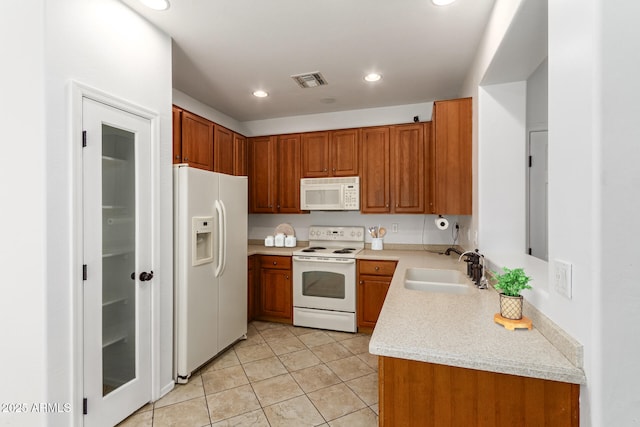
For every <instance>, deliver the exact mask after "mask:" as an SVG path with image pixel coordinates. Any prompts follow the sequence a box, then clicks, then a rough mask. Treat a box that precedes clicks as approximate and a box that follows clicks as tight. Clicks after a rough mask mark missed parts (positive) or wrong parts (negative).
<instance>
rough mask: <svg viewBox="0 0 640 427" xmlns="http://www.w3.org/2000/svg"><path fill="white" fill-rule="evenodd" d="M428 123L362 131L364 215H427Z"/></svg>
mask: <svg viewBox="0 0 640 427" xmlns="http://www.w3.org/2000/svg"><path fill="white" fill-rule="evenodd" d="M425 128H429V125H428V124H425V123H413V124H408V125H397V126H382V127H374V128H364V129H362V135H361V141H362V142H361V144H360V154H361V158H362V168H361V171H362V173H361V176H362V180H361V183H360V194H361V198H360V206H361V212H363V213H425V209H426V200H427V199H428V192H427V187H426V172H427V170H428V169H429V168H428V166H427V157H426V153H427V148H426V147H427V141H428V139H427V138H426V136H425V134H426V132H425Z"/></svg>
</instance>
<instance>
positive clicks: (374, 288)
mask: <svg viewBox="0 0 640 427" xmlns="http://www.w3.org/2000/svg"><path fill="white" fill-rule="evenodd" d="M390 284H391V277H390V276H364V275H361V276H360V278H359V281H358V308H357V312H358V328H367V329H368V328H371V329H373V328H374V327H375V326H376V322H377V321H378V316H380V310H382V305H383V304H384V299H385V298H386V296H387V291H388V290H389V285H390Z"/></svg>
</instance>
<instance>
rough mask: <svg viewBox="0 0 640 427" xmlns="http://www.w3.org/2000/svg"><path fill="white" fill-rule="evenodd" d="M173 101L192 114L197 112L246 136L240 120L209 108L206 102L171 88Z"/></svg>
mask: <svg viewBox="0 0 640 427" xmlns="http://www.w3.org/2000/svg"><path fill="white" fill-rule="evenodd" d="M173 103H174V104H175V105H177V106H179V107H182V108H184V109H185V110H187V111H189V112H191V113H193V114H197V115H199V116H201V117H204V118H206V119H209V120H211V121H212V122H214V123H217V124H219V125H220V126H224V127H226V128H227V129H231V130H232V131H235V132H237V133H239V134H241V135H245V136H246V129H245V127H244V125H243V124H242V122H239V121H237V120H236V119H234V118H232V117H229V116H227V115H226V114H224V113H221V112H220V111H218V110H216V109H215V108H211V107H210V106H208V105H207V104H203V103H202V102H200V101H198V100H197V99H194V98H192V97H190V96H189V95H187V94H186V93H184V92H181V91H179V90H178V89H173Z"/></svg>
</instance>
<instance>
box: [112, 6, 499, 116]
mask: <svg viewBox="0 0 640 427" xmlns="http://www.w3.org/2000/svg"><path fill="white" fill-rule="evenodd" d="M122 1H123V2H124V3H125V4H127V5H129V6H130V7H131V8H132V9H134V10H136V11H137V12H138V13H140V14H141V15H143V16H144V17H146V18H147V19H148V20H149V21H151V22H152V23H154V24H155V25H156V26H158V27H159V28H161V29H162V30H163V31H164V32H166V33H167V34H169V35H170V36H171V37H172V38H173V87H174V88H175V89H178V90H180V91H181V92H184V93H186V94H187V95H189V96H191V97H193V98H195V99H197V100H199V101H201V102H203V103H204V104H207V105H209V106H211V107H213V108H214V109H216V110H218V111H220V112H221V113H224V114H226V115H228V116H230V117H232V118H234V119H236V120H238V121H241V122H244V121H251V120H262V119H270V118H277V117H288V116H296V115H304V114H314V113H326V112H335V111H344V110H355V109H363V108H374V107H385V106H394V105H405V104H416V103H423V102H429V101H433V100H438V99H448V98H454V97H457V96H460V93H459V91H460V88H461V86H462V84H463V81H464V78H465V76H466V74H467V70H468V68H469V67H470V66H471V63H472V61H473V59H474V56H475V53H476V50H477V48H478V45H479V43H480V39H481V37H482V34H483V32H484V28H485V26H486V24H487V21H488V20H489V15H490V12H491V9H492V7H493V4H494V2H495V0H458V1H457V2H456V3H454V4H452V5H450V6H435V5H433V3H432V2H431V1H430V0H324V1H309V0H170V1H171V7H170V8H169V9H168V10H166V11H163V12H158V11H153V10H151V9H148V8H146V7H145V6H142V5H141V4H140V3H139V2H138V0H122ZM316 71H319V72H320V73H322V75H323V77H324V78H325V79H326V81H327V83H328V84H327V85H326V86H319V87H313V88H307V89H302V88H300V86H298V84H297V83H296V82H295V81H294V80H293V79H292V78H291V75H294V74H301V73H307V72H316ZM373 71H375V72H377V73H380V74H382V76H383V77H382V80H380V81H378V82H376V83H367V82H365V81H364V79H363V77H364V75H365V74H367V73H370V72H373ZM257 89H261V90H265V91H267V92H268V93H269V96H268V97H267V98H256V97H254V96H253V95H252V92H253V91H255V90H257Z"/></svg>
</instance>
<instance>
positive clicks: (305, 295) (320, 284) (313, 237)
mask: <svg viewBox="0 0 640 427" xmlns="http://www.w3.org/2000/svg"><path fill="white" fill-rule="evenodd" d="M363 249H364V227H335V226H312V227H310V228H309V246H308V247H306V248H303V249H300V250H298V251H295V252H293V324H294V325H297V326H306V327H311V328H320V329H331V330H336V331H345V332H356V331H357V326H356V259H355V258H356V255H357V254H358V253H359V252H360V251H362V250H363Z"/></svg>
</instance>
